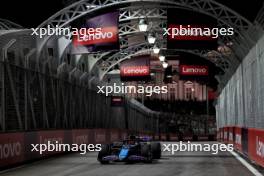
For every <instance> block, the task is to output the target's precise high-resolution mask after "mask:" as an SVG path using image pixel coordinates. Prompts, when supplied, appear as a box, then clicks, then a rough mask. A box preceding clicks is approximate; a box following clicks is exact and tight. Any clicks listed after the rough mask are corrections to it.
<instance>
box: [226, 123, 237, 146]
mask: <svg viewBox="0 0 264 176" xmlns="http://www.w3.org/2000/svg"><path fill="white" fill-rule="evenodd" d="M234 129H235V127H228V140H227V141H228V143H230V144H234V143H235V141H234Z"/></svg>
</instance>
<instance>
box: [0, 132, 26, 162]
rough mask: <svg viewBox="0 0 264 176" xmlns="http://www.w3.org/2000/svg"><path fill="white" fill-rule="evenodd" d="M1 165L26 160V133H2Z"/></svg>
mask: <svg viewBox="0 0 264 176" xmlns="http://www.w3.org/2000/svg"><path fill="white" fill-rule="evenodd" d="M0 139H1V140H0V166H1V167H4V166H8V165H11V164H15V163H19V162H22V161H23V160H24V134H23V133H6V134H1V135H0Z"/></svg>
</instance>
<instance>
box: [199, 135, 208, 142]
mask: <svg viewBox="0 0 264 176" xmlns="http://www.w3.org/2000/svg"><path fill="white" fill-rule="evenodd" d="M208 140H209V137H208V136H198V141H208Z"/></svg>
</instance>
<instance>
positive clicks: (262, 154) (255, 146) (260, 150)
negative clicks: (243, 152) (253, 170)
mask: <svg viewBox="0 0 264 176" xmlns="http://www.w3.org/2000/svg"><path fill="white" fill-rule="evenodd" d="M248 154H249V157H250V159H252V160H254V161H256V162H257V163H258V164H259V165H261V166H263V167H264V130H257V129H252V128H249V129H248Z"/></svg>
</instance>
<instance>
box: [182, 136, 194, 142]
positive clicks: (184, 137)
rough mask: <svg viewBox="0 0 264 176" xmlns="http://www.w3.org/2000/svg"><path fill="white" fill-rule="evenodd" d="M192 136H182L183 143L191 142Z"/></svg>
mask: <svg viewBox="0 0 264 176" xmlns="http://www.w3.org/2000/svg"><path fill="white" fill-rule="evenodd" d="M192 140H193V136H183V141H192Z"/></svg>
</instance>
